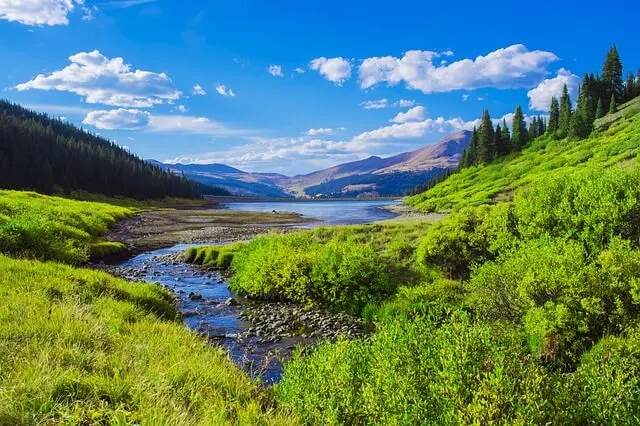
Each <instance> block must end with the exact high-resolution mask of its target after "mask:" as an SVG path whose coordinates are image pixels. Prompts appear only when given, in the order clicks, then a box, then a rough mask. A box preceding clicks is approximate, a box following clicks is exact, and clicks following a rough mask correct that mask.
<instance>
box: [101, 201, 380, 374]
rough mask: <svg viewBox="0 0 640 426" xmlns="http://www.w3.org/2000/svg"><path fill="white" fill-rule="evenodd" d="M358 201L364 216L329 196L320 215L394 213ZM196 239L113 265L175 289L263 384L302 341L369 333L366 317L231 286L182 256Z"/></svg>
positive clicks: (197, 322)
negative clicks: (246, 293)
mask: <svg viewBox="0 0 640 426" xmlns="http://www.w3.org/2000/svg"><path fill="white" fill-rule="evenodd" d="M345 203H346V202H345ZM356 203H360V206H359V207H360V211H361V217H360V218H358V217H357V215H356V214H355V210H354V202H351V203H350V205H349V213H348V214H347V215H346V216H344V217H343V220H342V221H341V220H339V218H336V216H335V215H331V213H332V212H333V209H335V205H330V204H327V202H324V204H323V205H322V208H323V209H324V208H329V211H330V212H331V213H327V214H330V215H331V220H326V218H327V216H326V215H318V216H320V217H318V219H320V220H322V219H325V220H323V222H325V224H326V222H329V223H331V224H344V223H354V222H355V223H366V222H370V221H373V220H379V219H386V218H388V217H390V213H389V212H388V211H386V210H383V209H382V208H380V206H381V204H379V203H376V204H375V205H373V206H372V205H371V203H367V202H356ZM247 204H251V203H247ZM247 204H245V205H243V210H252V207H253V208H256V209H260V210H262V209H265V208H267V209H268V208H271V206H264V205H263V204H258V203H254V204H253V205H247ZM274 204H275V203H274ZM277 204H278V206H277V207H278V208H279V210H287V211H297V207H299V206H300V205H301V204H303V203H277ZM285 204H286V205H285ZM310 204H311V203H304V209H303V210H305V213H307V214H308V213H310V208H311V209H313V207H312V206H310ZM387 204H389V203H387ZM356 206H357V204H356ZM232 208H233V207H232ZM274 210H275V208H274ZM322 216H325V217H322ZM307 217H309V216H307ZM311 217H313V216H311ZM316 217H317V216H316ZM372 219H373V220H372ZM218 243H219V242H212V243H211V244H208V245H212V244H218ZM196 245H197V244H178V245H175V246H172V247H168V248H163V249H159V250H154V251H150V252H146V253H142V254H139V255H137V256H135V257H133V258H131V259H129V260H126V261H124V262H122V263H119V264H118V265H114V269H113V272H114V273H115V274H117V275H119V276H122V277H124V278H127V279H131V280H139V281H145V282H154V283H160V284H161V285H163V286H164V287H166V288H167V289H169V290H171V291H172V292H173V293H174V294H175V296H176V298H177V305H178V308H179V310H180V312H181V313H182V316H183V318H184V321H185V323H186V324H187V325H188V326H189V328H191V329H192V330H194V331H195V332H197V333H198V334H200V335H202V336H203V337H205V338H207V339H209V340H210V341H211V342H212V343H215V344H217V345H220V346H222V347H223V348H225V349H226V350H227V353H228V355H229V357H230V359H231V360H233V361H234V362H235V363H236V364H237V365H238V366H239V367H241V368H242V369H244V370H245V371H246V372H247V374H249V375H250V376H251V377H254V378H258V377H259V378H260V379H261V380H262V381H263V383H264V384H266V385H269V384H273V383H275V382H278V381H279V380H280V378H281V376H282V363H283V361H285V360H286V359H288V358H289V357H290V356H291V354H292V352H293V350H294V349H295V348H296V347H297V346H304V347H306V346H310V345H314V344H317V343H318V342H320V341H323V340H334V339H336V338H337V337H338V336H345V337H347V338H355V337H360V336H363V335H365V334H366V330H365V327H364V325H363V323H362V321H361V320H360V319H359V318H355V317H351V316H349V315H347V314H340V313H338V314H334V313H329V312H325V311H322V310H318V309H304V308H302V307H301V306H299V305H296V304H291V303H272V302H262V301H250V300H245V299H243V298H241V297H239V296H238V295H236V294H234V293H233V292H232V291H231V290H230V289H229V286H228V283H227V280H226V278H225V277H224V276H223V275H222V274H221V273H220V272H218V271H214V270H203V269H202V268H200V267H195V266H192V265H189V264H186V263H184V262H183V261H182V258H181V255H182V253H183V252H184V251H185V250H187V249H188V248H189V247H192V246H196Z"/></svg>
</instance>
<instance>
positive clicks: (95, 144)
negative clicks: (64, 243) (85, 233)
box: [0, 100, 228, 199]
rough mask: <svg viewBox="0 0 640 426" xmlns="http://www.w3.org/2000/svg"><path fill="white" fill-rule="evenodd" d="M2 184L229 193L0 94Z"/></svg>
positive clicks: (138, 193) (136, 192) (52, 189)
mask: <svg viewBox="0 0 640 426" xmlns="http://www.w3.org/2000/svg"><path fill="white" fill-rule="evenodd" d="M0 188H5V189H26V190H36V191H38V192H40V193H43V194H53V193H60V194H70V193H71V192H72V191H78V190H81V191H86V192H90V193H96V194H104V195H106V196H123V197H129V198H135V199H150V198H164V197H183V198H193V197H198V196H201V195H203V194H211V195H228V192H227V191H225V190H223V189H221V188H215V187H210V186H206V185H203V184H199V183H194V182H191V181H189V180H187V179H185V178H184V177H183V176H178V175H175V174H173V173H171V172H168V171H164V170H161V169H160V168H158V167H156V166H153V165H151V164H149V163H147V162H145V161H144V160H142V159H140V158H138V157H136V156H135V155H133V154H131V153H130V152H128V151H127V150H126V149H124V148H122V147H120V146H119V145H117V144H115V143H113V142H111V141H109V140H107V139H104V138H102V137H100V136H97V135H94V134H90V133H88V132H87V131H85V130H83V129H79V128H77V127H76V126H74V125H72V124H69V123H67V122H64V121H62V120H61V119H59V118H51V117H49V116H48V115H46V114H37V113H35V112H33V111H29V110H27V109H25V108H23V107H21V106H19V105H16V104H12V103H10V102H8V101H4V100H0Z"/></svg>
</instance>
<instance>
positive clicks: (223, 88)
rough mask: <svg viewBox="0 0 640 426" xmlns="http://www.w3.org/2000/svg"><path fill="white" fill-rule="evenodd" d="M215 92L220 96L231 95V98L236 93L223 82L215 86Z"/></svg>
mask: <svg viewBox="0 0 640 426" xmlns="http://www.w3.org/2000/svg"><path fill="white" fill-rule="evenodd" d="M216 92H218V93H219V94H221V95H222V96H231V97H232V98H233V97H235V96H236V94H235V93H233V90H231V89H227V86H225V85H224V84H218V85H217V86H216Z"/></svg>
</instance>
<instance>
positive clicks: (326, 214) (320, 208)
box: [225, 200, 399, 226]
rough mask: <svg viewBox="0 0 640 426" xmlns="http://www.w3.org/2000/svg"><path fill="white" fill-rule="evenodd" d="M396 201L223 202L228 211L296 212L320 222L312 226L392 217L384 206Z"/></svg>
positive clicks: (393, 214) (354, 222) (369, 221)
mask: <svg viewBox="0 0 640 426" xmlns="http://www.w3.org/2000/svg"><path fill="white" fill-rule="evenodd" d="M398 203H399V201H397V200H376V201H334V200H332V201H265V202H257V201H256V202H232V203H228V204H225V207H226V208H228V209H230V210H244V211H256V212H271V211H273V210H275V211H277V212H295V213H299V214H301V215H303V216H304V217H305V218H311V219H316V220H318V221H319V222H317V223H316V224H312V225H311V226H322V225H354V224H359V223H371V222H376V221H378V220H385V219H391V218H393V217H396V216H397V214H396V213H393V212H391V211H389V210H387V209H385V208H384V207H385V206H389V205H394V204H398Z"/></svg>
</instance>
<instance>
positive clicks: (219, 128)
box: [82, 108, 251, 136]
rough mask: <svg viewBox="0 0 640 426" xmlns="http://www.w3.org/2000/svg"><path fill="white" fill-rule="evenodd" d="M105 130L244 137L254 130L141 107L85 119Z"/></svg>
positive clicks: (93, 115)
mask: <svg viewBox="0 0 640 426" xmlns="http://www.w3.org/2000/svg"><path fill="white" fill-rule="evenodd" d="M82 122H83V123H84V124H87V125H90V126H94V127H95V128H97V129H101V130H146V131H151V132H162V133H186V134H199V135H209V136H241V135H249V134H250V133H251V132H248V131H247V130H242V129H230V128H227V127H226V126H224V125H223V124H222V123H219V122H217V121H213V120H210V119H208V118H206V117H194V116H189V115H154V114H151V113H149V112H147V111H141V110H139V109H123V108H119V109H114V110H110V111H91V112H90V113H89V114H87V116H86V117H85V119H84V120H83V121H82Z"/></svg>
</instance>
